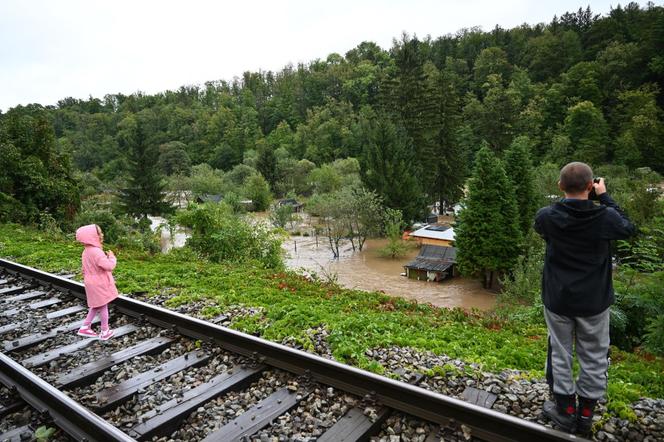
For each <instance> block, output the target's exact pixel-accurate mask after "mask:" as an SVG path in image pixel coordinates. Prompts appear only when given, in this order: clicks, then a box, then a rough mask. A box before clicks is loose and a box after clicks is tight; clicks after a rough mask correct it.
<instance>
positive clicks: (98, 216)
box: [72, 199, 161, 254]
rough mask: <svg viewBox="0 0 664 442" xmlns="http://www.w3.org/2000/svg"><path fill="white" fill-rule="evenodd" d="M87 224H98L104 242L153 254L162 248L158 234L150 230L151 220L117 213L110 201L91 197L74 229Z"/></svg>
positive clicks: (77, 217) (75, 221)
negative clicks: (136, 218) (105, 201)
mask: <svg viewBox="0 0 664 442" xmlns="http://www.w3.org/2000/svg"><path fill="white" fill-rule="evenodd" d="M87 224H97V225H98V226H99V227H101V229H102V231H103V232H104V242H105V243H106V244H109V245H113V246H116V247H119V248H122V249H132V250H138V251H142V252H148V253H151V254H155V253H158V252H159V251H160V250H161V247H160V244H159V239H158V235H156V234H155V233H153V232H152V231H151V230H150V221H149V220H148V219H147V218H142V219H141V220H140V221H136V220H135V219H133V218H131V217H130V216H127V215H117V214H115V213H114V212H113V209H112V207H111V205H110V204H109V203H104V202H103V201H101V200H99V199H89V200H87V201H85V202H84V203H83V206H82V209H81V211H80V212H78V213H77V214H76V217H75V218H74V221H73V226H72V227H73V229H74V230H75V229H77V228H78V227H80V226H85V225H87Z"/></svg>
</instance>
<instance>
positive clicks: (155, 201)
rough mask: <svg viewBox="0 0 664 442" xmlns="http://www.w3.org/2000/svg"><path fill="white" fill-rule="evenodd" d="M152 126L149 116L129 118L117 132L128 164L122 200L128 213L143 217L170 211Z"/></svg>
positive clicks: (142, 115)
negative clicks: (153, 141) (151, 135)
mask: <svg viewBox="0 0 664 442" xmlns="http://www.w3.org/2000/svg"><path fill="white" fill-rule="evenodd" d="M150 126H151V121H150V116H149V115H147V114H139V115H137V116H134V115H130V116H128V117H126V118H125V119H124V120H123V121H122V122H121V123H120V125H119V127H120V131H119V132H118V143H119V144H120V147H121V148H122V149H124V151H125V153H126V156H127V161H128V164H129V170H128V177H127V185H126V186H125V187H124V188H123V189H122V191H121V194H120V199H121V201H122V205H123V207H124V210H125V211H126V212H127V213H128V214H130V215H133V216H137V217H141V218H144V217H147V216H148V215H160V214H163V213H165V212H168V211H169V206H168V204H167V203H166V202H164V188H165V186H166V183H165V181H164V177H163V175H162V172H161V170H160V168H159V149H158V147H157V145H156V144H153V143H151V142H150V140H149V134H150V133H151V130H150V129H151V127H150Z"/></svg>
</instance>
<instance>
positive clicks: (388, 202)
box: [362, 116, 425, 221]
mask: <svg viewBox="0 0 664 442" xmlns="http://www.w3.org/2000/svg"><path fill="white" fill-rule="evenodd" d="M368 129H369V130H370V133H371V135H370V139H369V140H368V141H367V144H366V145H365V146H364V157H363V163H364V164H363V167H362V180H363V181H364V183H365V184H366V185H367V187H369V188H370V189H372V190H374V191H375V192H376V193H377V194H378V195H379V196H380V197H382V199H383V202H384V204H385V206H387V207H389V208H392V209H398V210H401V211H402V212H403V215H404V219H405V220H406V221H412V220H414V219H417V218H418V217H419V216H420V215H421V214H422V213H423V208H424V206H425V203H424V201H423V199H422V192H421V190H420V189H421V188H420V186H419V182H418V179H417V175H416V172H415V170H416V169H415V168H414V167H413V155H412V144H411V141H410V139H409V138H408V136H407V135H406V134H405V131H404V130H403V129H401V128H397V127H396V126H395V125H394V123H392V122H391V121H390V120H389V119H388V118H387V117H386V116H379V117H377V118H375V119H374V121H372V124H370V125H368Z"/></svg>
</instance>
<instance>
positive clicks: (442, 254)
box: [404, 245, 456, 272]
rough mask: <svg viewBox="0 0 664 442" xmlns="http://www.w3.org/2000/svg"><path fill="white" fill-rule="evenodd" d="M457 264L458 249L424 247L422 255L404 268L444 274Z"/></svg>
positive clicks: (421, 251)
mask: <svg viewBox="0 0 664 442" xmlns="http://www.w3.org/2000/svg"><path fill="white" fill-rule="evenodd" d="M455 262H456V247H443V246H433V245H424V246H422V249H421V250H420V254H419V255H417V257H415V259H413V260H412V261H411V262H409V263H408V264H406V265H405V266H404V267H406V268H409V269H416V270H426V271H429V272H444V271H445V270H447V269H449V268H450V267H452V265H453V264H454V263H455Z"/></svg>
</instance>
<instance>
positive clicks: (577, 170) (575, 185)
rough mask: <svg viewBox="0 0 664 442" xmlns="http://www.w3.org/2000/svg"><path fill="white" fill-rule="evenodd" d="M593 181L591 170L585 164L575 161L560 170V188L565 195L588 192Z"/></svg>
mask: <svg viewBox="0 0 664 442" xmlns="http://www.w3.org/2000/svg"><path fill="white" fill-rule="evenodd" d="M592 180H593V170H592V169H591V168H590V166H588V165H587V164H586V163H580V162H578V161H575V162H573V163H569V164H567V165H566V166H565V167H563V168H562V169H561V170H560V188H561V189H562V190H563V191H565V192H567V193H581V192H583V191H584V190H588V183H590V182H591V181H592Z"/></svg>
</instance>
